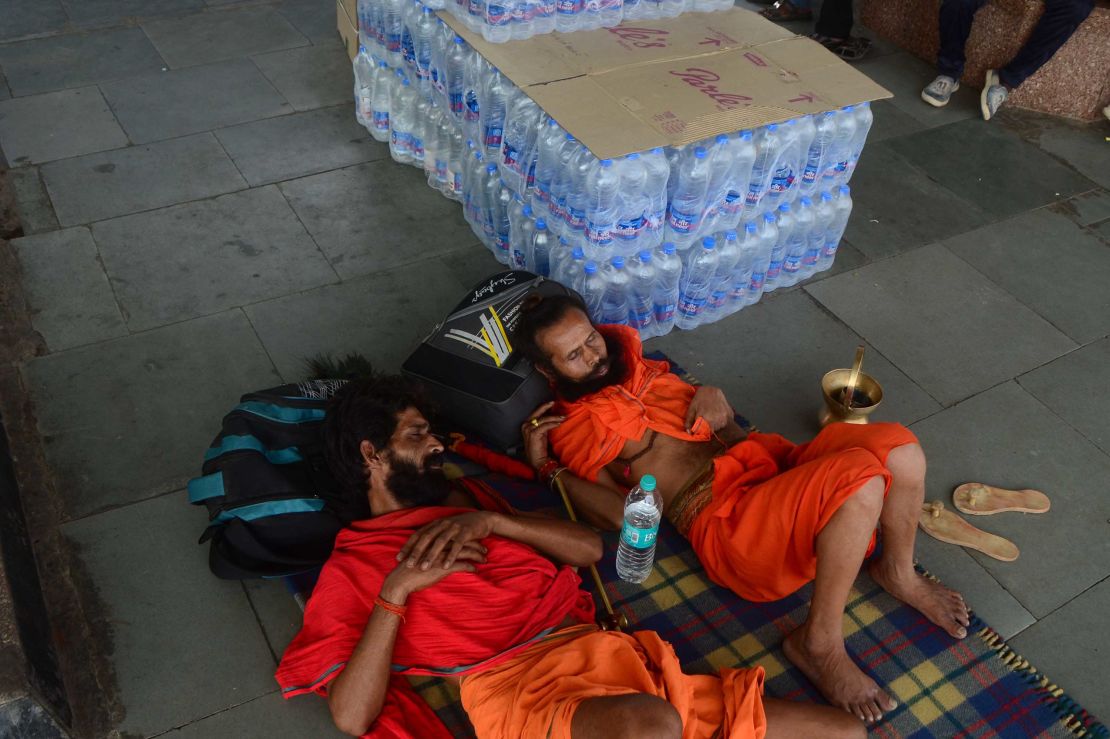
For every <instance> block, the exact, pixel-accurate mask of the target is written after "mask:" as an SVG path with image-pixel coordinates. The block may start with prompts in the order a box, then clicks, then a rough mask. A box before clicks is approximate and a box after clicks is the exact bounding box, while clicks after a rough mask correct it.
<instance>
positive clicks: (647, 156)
mask: <svg viewBox="0 0 1110 739" xmlns="http://www.w3.org/2000/svg"><path fill="white" fill-rule="evenodd" d="M641 160H642V161H643V163H644V169H646V170H647V178H646V179H645V180H644V194H645V195H646V196H647V199H648V206H647V211H646V212H645V216H644V217H645V219H646V223H645V227H644V238H643V241H642V242H641V244H642V246H643V247H644V248H652V249H654V248H655V247H656V246H657V245H659V244H661V243H662V242H663V230H664V225H665V223H666V219H667V186H668V184H669V182H670V177H671V165H670V163H669V162H668V161H667V156H666V154H665V153H664V152H663V149H662V147H658V146H657V147H656V148H654V149H652V150H651V151H648V152H644V154H643V155H642V157H641ZM668 330H669V329H668Z"/></svg>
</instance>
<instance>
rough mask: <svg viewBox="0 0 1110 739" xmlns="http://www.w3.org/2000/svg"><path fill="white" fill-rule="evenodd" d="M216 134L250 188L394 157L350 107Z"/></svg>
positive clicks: (324, 109) (272, 120)
mask: <svg viewBox="0 0 1110 739" xmlns="http://www.w3.org/2000/svg"><path fill="white" fill-rule="evenodd" d="M216 136H217V137H219V139H220V142H221V143H222V144H223V146H224V148H225V149H226V150H227V153H228V154H230V155H231V158H232V159H234V160H235V164H236V166H238V168H239V170H240V171H241V172H242V173H243V176H244V177H246V178H247V182H249V183H251V185H261V184H265V183H268V182H277V181H279V180H288V179H292V178H294V177H303V176H305V175H310V174H316V173H318V172H326V171H328V170H331V169H338V168H340V167H348V166H350V165H352V164H358V163H360V162H368V161H374V160H377V159H382V158H388V157H389V150H388V148H387V147H386V145H385V144H380V143H378V142H376V141H374V139H372V138H371V137H370V134H369V133H367V131H366V129H365V128H363V127H362V126H360V125H359V123H358V121H356V120H355V114H354V109H353V108H352V107H351V105H349V104H344V105H340V106H336V107H333V108H322V109H320V110H310V111H307V112H304V113H294V114H293V115H284V116H280V117H278V118H268V119H266V120H263V121H254V122H253V123H244V124H242V125H239V126H232V127H230V128H222V129H220V130H218V131H216Z"/></svg>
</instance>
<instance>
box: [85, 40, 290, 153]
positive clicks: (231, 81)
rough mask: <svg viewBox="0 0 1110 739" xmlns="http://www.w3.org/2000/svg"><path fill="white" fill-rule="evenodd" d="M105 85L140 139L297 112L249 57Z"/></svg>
mask: <svg viewBox="0 0 1110 739" xmlns="http://www.w3.org/2000/svg"><path fill="white" fill-rule="evenodd" d="M101 89H102V90H103V91H104V96H105V97H106V98H107V100H108V102H109V103H111V104H112V110H114V111H115V113H116V116H118V117H119V120H120V123H121V124H122V125H123V127H124V128H125V129H126V130H127V132H128V134H129V135H130V136H131V140H132V141H134V142H136V143H146V142H149V141H157V140H159V139H169V138H175V137H178V136H185V135H187V134H190V133H200V132H201V131H208V130H211V129H213V128H220V127H223V126H233V125H235V124H237V123H246V122H248V121H256V120H259V119H261V118H272V117H273V116H277V115H283V114H285V113H291V112H293V107H292V106H291V105H289V103H287V102H286V101H285V98H283V97H282V96H281V93H279V92H278V91H277V90H275V89H274V86H273V85H271V84H270V82H269V80H267V79H266V78H265V77H263V76H262V73H261V72H259V71H258V67H256V66H255V65H254V63H253V62H251V61H250V60H249V59H236V60H233V61H228V62H220V63H218V64H208V65H204V66H200V67H191V68H189V69H179V70H174V71H171V72H165V73H162V74H159V75H147V76H144V77H133V78H131V79H126V80H119V81H117V82H110V83H107V84H103V85H101Z"/></svg>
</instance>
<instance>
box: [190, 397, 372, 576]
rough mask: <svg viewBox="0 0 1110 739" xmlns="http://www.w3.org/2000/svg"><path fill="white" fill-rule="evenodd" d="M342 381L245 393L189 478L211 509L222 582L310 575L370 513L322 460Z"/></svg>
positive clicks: (199, 500)
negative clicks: (326, 425)
mask: <svg viewBox="0 0 1110 739" xmlns="http://www.w3.org/2000/svg"><path fill="white" fill-rule="evenodd" d="M344 382H345V380H311V381H307V382H301V383H296V384H289V385H281V386H279V387H274V388H270V389H268V390H262V391H259V392H254V393H248V394H247V395H244V396H243V397H242V398H240V402H239V405H237V406H235V407H234V408H233V409H232V410H231V412H230V413H228V414H227V415H226V416H224V419H223V425H222V428H221V430H220V433H219V435H218V436H217V437H216V438H215V440H214V441H213V442H212V444H211V445H210V446H209V448H208V450H207V451H206V452H205V455H204V464H203V466H202V468H201V476H200V477H196V478H194V479H192V480H190V481H189V487H188V492H189V502H190V503H193V504H194V505H203V506H205V507H206V508H207V509H208V527H207V528H206V529H205V531H204V534H203V535H202V536H201V538H200V543H202V544H203V543H204V542H209V556H208V564H209V567H210V568H211V570H212V572H213V573H214V574H215V575H217V576H218V577H222V578H226V579H244V578H253V577H282V576H285V575H291V574H295V573H298V572H304V571H306V570H311V569H313V568H315V567H318V566H319V565H321V564H323V563H324V561H325V560H326V559H327V558H328V555H329V554H330V553H331V550H332V546H333V544H334V541H335V535H336V534H337V533H338V532H339V530H340V528H342V527H343V526H344V525H346V524H348V523H350V522H351V521H353V520H356V519H358V518H364V517H366V516H367V515H368V514H369V508H368V503H367V501H366V500H365V499H363V500H357V501H356V500H349V499H346V498H345V497H344V496H343V495H342V493H341V492H340V487H339V485H338V484H337V483H336V481H335V479H334V477H333V476H332V475H331V473H330V472H329V470H328V466H327V462H326V461H325V459H324V443H323V420H324V409H325V407H326V406H327V402H328V399H329V398H330V397H331V396H332V395H333V394H334V393H335V391H336V390H337V389H338V388H339V387H341V386H342V385H343V384H344Z"/></svg>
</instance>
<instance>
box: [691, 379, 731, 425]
mask: <svg viewBox="0 0 1110 739" xmlns="http://www.w3.org/2000/svg"><path fill="white" fill-rule="evenodd" d="M734 415H735V412H734V411H733V410H732V406H731V405H729V404H728V400H727V399H726V398H725V394H724V391H722V390H721V389H720V388H717V387H709V386H707V385H703V386H701V387H699V388H698V389H697V390H696V391H695V392H694V397H693V398H692V399H691V400H690V407H689V409H688V410H687V411H686V432H687V433H690V432H691V431H692V429H693V428H694V423H695V422H696V421H697V419H698V417H699V416H700V417H702V418H704V419H705V422H706V423H708V424H709V428H711V429H712V430H713V431H720V430H721V429H723V428H724V427H725V426H727V425H728V424H729V422H730V421H732V418H733V416H734Z"/></svg>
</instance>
